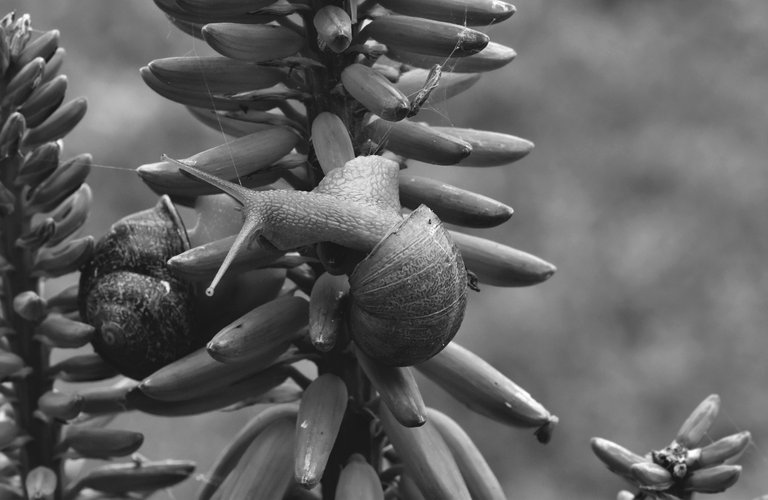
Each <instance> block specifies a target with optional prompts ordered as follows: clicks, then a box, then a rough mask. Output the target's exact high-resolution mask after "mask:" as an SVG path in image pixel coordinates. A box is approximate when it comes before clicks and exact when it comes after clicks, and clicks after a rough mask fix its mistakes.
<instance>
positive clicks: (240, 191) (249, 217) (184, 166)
mask: <svg viewBox="0 0 768 500" xmlns="http://www.w3.org/2000/svg"><path fill="white" fill-rule="evenodd" d="M162 158H163V161H170V162H171V163H174V164H176V165H178V167H179V168H180V169H181V170H182V171H183V172H186V173H188V174H191V175H193V176H195V177H197V178H198V179H201V180H203V181H205V182H208V183H209V184H212V185H214V186H216V187H217V188H219V189H221V190H222V191H224V192H225V193H227V194H228V195H230V196H231V197H233V198H234V199H235V200H237V201H238V202H239V203H241V204H242V205H243V206H244V207H246V210H245V211H244V216H245V220H244V221H243V227H242V229H240V232H239V233H238V234H237V238H235V241H234V243H233V244H232V248H230V249H229V252H227V255H226V257H224V262H223V263H222V264H221V267H219V270H218V271H217V272H216V276H214V278H213V280H212V281H211V284H210V285H209V286H208V288H206V289H205V294H206V295H207V296H208V297H211V296H213V293H214V290H215V288H216V285H218V283H219V281H221V279H222V277H223V276H224V273H225V272H226V271H227V269H229V266H230V265H232V261H233V260H234V259H235V256H236V255H237V252H239V251H240V249H241V248H244V247H245V246H246V245H247V243H248V242H249V241H250V240H251V239H252V238H253V236H254V235H256V234H257V233H258V232H259V231H260V230H261V228H262V221H261V218H260V216H259V212H258V211H257V210H251V209H249V207H248V197H247V195H246V193H245V192H247V191H249V190H248V188H244V187H242V186H239V185H237V184H235V183H232V182H227V181H224V180H222V179H219V178H218V177H216V176H213V175H210V174H209V173H207V172H204V171H202V170H200V169H197V168H194V167H193V166H192V165H190V164H188V163H185V162H183V161H180V160H175V159H173V158H171V157H170V156H168V155H163V157H162Z"/></svg>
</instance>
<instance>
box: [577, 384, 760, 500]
mask: <svg viewBox="0 0 768 500" xmlns="http://www.w3.org/2000/svg"><path fill="white" fill-rule="evenodd" d="M719 409H720V397H719V396H718V395H717V394H712V395H710V396H709V397H707V398H706V399H704V401H702V402H701V404H699V406H697V407H696V409H695V410H693V412H692V413H691V414H690V416H689V417H688V418H687V419H686V420H685V422H683V425H682V426H681V427H680V430H679V431H678V432H677V435H676V436H675V439H673V440H672V442H671V443H670V444H669V445H667V446H666V447H665V448H662V449H660V450H655V451H652V452H650V453H648V454H646V455H645V456H640V455H637V454H635V453H633V452H632V451H629V450H627V449H626V448H624V447H622V446H620V445H618V444H616V443H614V442H611V441H608V440H607V439H602V438H597V437H596V438H593V439H592V450H593V451H594V453H595V455H597V457H598V458H599V459H600V460H601V461H602V462H603V463H604V464H605V465H606V466H607V467H608V469H610V470H611V471H612V472H613V473H615V474H618V475H619V476H621V477H622V478H624V479H626V480H628V481H629V482H630V483H632V484H633V485H635V486H636V487H637V488H638V493H631V492H629V491H622V492H620V493H619V496H618V498H619V500H631V499H636V500H643V499H648V500H651V499H659V500H674V499H688V498H691V496H692V494H693V493H696V492H699V493H718V492H721V491H725V490H726V489H728V488H730V487H731V486H733V485H734V484H735V483H736V481H737V480H738V479H739V476H740V475H741V466H740V465H733V464H732V462H733V460H735V459H737V458H738V457H739V456H740V455H741V454H742V452H744V450H745V449H746V448H747V446H749V444H750V442H751V436H750V433H749V431H744V432H739V433H736V434H732V435H730V436H726V437H724V438H721V439H718V440H717V441H714V442H711V443H709V444H706V445H703V446H702V444H701V442H702V441H703V440H704V437H705V436H706V435H707V431H708V430H709V428H710V426H711V425H712V423H713V422H714V420H715V417H717V413H718V411H719Z"/></svg>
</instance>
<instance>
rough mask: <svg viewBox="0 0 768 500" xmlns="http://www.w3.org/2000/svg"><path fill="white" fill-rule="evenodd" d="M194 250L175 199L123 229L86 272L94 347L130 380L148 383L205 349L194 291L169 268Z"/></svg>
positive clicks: (100, 246)
mask: <svg viewBox="0 0 768 500" xmlns="http://www.w3.org/2000/svg"><path fill="white" fill-rule="evenodd" d="M187 249H189V241H188V240H187V235H186V231H185V230H184V225H183V223H182V222H181V219H180V218H179V216H178V213H177V212H176V209H175V208H174V206H173V204H172V203H171V202H170V199H169V198H168V197H167V196H164V197H162V198H161V199H160V201H159V202H158V203H157V205H156V206H155V207H154V208H152V209H149V210H144V211H142V212H138V213H135V214H132V215H130V216H128V217H125V218H123V219H121V220H119V221H118V222H116V223H115V224H114V225H113V226H112V228H111V230H110V232H109V233H108V234H107V235H105V236H104V237H103V238H102V239H101V240H99V242H98V243H97V244H96V247H95V250H94V257H93V258H92V259H91V260H90V261H89V262H87V263H86V264H85V265H84V266H83V268H81V270H80V287H79V289H80V294H79V297H78V305H79V309H80V315H81V317H82V318H83V320H84V321H85V322H87V323H89V324H91V325H93V326H94V327H95V328H96V338H95V340H94V341H93V347H94V349H95V350H96V352H97V353H99V354H100V355H101V356H102V357H103V358H104V359H105V360H106V361H107V362H108V363H110V364H111V365H112V366H114V367H115V368H116V369H117V370H119V371H120V372H121V373H123V374H124V375H126V376H128V377H131V378H134V379H142V378H144V377H146V376H147V375H149V374H151V373H152V372H154V371H155V370H157V369H159V368H161V367H162V366H164V365H166V364H168V363H170V362H171V361H174V360H176V359H178V358H180V357H181V356H184V355H185V354H187V353H189V352H191V351H192V350H194V349H195V348H197V347H200V346H201V345H202V344H203V343H204V341H205V339H200V338H197V336H196V335H195V333H194V328H193V326H194V325H195V319H194V318H195V315H194V308H193V294H192V290H191V288H190V286H189V285H188V284H186V283H184V282H182V281H180V280H179V279H178V278H175V277H174V276H173V275H172V274H171V273H170V271H169V270H168V268H167V266H166V261H167V260H168V259H169V258H171V257H172V256H174V255H177V254H179V253H181V252H183V251H185V250H187Z"/></svg>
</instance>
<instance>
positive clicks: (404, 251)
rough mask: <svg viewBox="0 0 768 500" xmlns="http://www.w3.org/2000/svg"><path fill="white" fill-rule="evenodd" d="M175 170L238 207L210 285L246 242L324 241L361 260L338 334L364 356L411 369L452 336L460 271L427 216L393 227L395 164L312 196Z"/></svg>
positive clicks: (383, 163) (354, 165)
mask: <svg viewBox="0 0 768 500" xmlns="http://www.w3.org/2000/svg"><path fill="white" fill-rule="evenodd" d="M178 165H179V168H181V169H182V170H183V171H185V172H187V173H189V174H191V175H194V176H195V177H198V178H200V179H201V180H204V181H206V182H208V183H210V184H212V185H214V186H217V187H219V188H220V189H221V190H223V191H224V192H226V193H228V194H230V195H231V196H233V197H234V198H235V199H236V200H238V201H239V202H240V203H242V204H243V207H244V210H243V213H244V218H245V222H244V225H243V229H242V230H241V232H240V235H239V236H238V240H239V241H236V243H235V245H234V246H233V248H232V250H230V254H229V255H228V256H227V259H225V262H224V264H223V265H222V269H221V270H220V271H219V275H217V278H216V279H218V278H219V277H220V276H221V274H222V272H223V269H225V268H226V266H227V265H228V262H229V260H230V259H231V258H232V256H233V255H234V254H235V253H236V252H237V251H238V248H239V247H240V245H243V244H245V243H246V242H247V241H249V240H250V239H251V238H252V237H253V236H254V235H255V234H260V235H261V236H262V237H263V238H265V239H266V240H268V241H269V242H270V243H272V244H273V245H274V246H276V247H277V248H279V249H281V250H289V249H293V248H297V247H300V246H304V245H308V244H312V243H318V242H326V241H330V242H332V243H336V244H338V245H341V246H344V247H348V248H352V249H356V250H363V251H365V252H367V253H368V254H367V256H366V257H365V259H363V260H362V261H361V262H360V263H359V264H358V265H357V266H356V267H355V269H354V270H353V271H352V274H351V275H350V297H351V300H350V301H349V302H350V304H351V305H350V307H349V311H348V314H347V315H346V325H347V327H348V329H349V332H350V335H351V336H352V338H353V339H354V340H355V342H356V343H357V344H358V345H359V346H360V348H361V349H362V350H363V352H365V353H366V354H367V355H368V356H369V357H371V358H373V359H375V360H377V361H379V362H381V363H383V364H387V365H397V366H406V365H413V364H416V363H419V362H421V361H425V360H426V359H429V358H430V357H432V356H433V355H435V354H437V353H438V352H439V351H440V350H441V349H442V348H443V347H445V345H447V344H448V342H450V340H451V339H452V338H453V337H454V335H455V334H456V332H457V331H458V329H459V326H460V325H461V321H462V319H463V317H464V310H465V309H466V303H467V299H466V293H467V292H466V289H467V272H466V269H465V267H464V262H463V260H462V258H461V255H460V253H459V251H458V249H457V248H456V246H455V245H454V244H453V242H452V240H451V238H450V235H449V234H448V232H447V230H446V229H445V228H444V227H443V225H442V223H441V222H440V220H439V219H438V217H437V216H436V215H435V214H434V213H433V212H432V211H431V210H430V209H429V208H427V207H425V206H421V207H419V208H418V209H417V210H415V211H414V212H413V213H412V214H410V215H409V216H408V217H406V218H405V219H403V218H402V216H401V215H400V202H399V195H398V172H399V165H398V164H397V163H395V162H393V161H390V160H387V159H385V158H382V157H379V156H368V157H358V158H355V159H354V160H351V161H349V162H347V163H346V164H345V165H344V167H342V168H337V169H334V170H331V171H330V172H328V174H327V175H326V177H325V178H323V180H322V181H321V182H320V184H319V185H318V186H317V187H316V188H315V189H314V190H313V191H311V192H297V191H252V190H249V189H247V188H244V187H242V186H239V185H237V184H233V183H231V182H227V181H224V180H222V179H219V178H217V177H214V176H212V175H210V174H207V173H206V172H204V171H201V170H199V169H197V168H194V167H192V166H191V165H188V164H184V163H181V162H179V163H178ZM216 279H214V285H215V282H216ZM212 288H213V286H212V287H211V289H209V290H211V291H212Z"/></svg>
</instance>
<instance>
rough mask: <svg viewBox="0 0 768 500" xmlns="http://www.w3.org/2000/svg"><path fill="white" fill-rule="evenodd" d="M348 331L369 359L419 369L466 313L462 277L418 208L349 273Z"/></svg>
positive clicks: (432, 221)
mask: <svg viewBox="0 0 768 500" xmlns="http://www.w3.org/2000/svg"><path fill="white" fill-rule="evenodd" d="M349 283H350V292H349V293H350V297H351V300H350V306H349V307H350V309H349V315H348V327H349V329H350V334H351V336H352V338H353V339H354V341H355V343H356V344H357V345H358V346H359V347H360V349H362V350H363V352H365V353H366V354H367V355H368V356H369V357H371V358H373V359H375V360H377V361H379V362H381V363H384V364H387V365H394V366H407V365H413V364H416V363H419V362H421V361H425V360H427V359H429V358H431V357H432V356H434V355H435V354H437V353H438V352H440V351H441V350H442V349H443V348H444V347H445V346H446V345H447V344H448V342H450V341H451V339H453V337H454V336H455V335H456V332H457V331H458V329H459V326H460V325H461V322H462V319H463V317H464V310H465V309H466V305H467V271H466V269H465V267H464V261H463V260H462V258H461V254H460V253H459V251H458V249H457V248H456V245H454V244H453V242H452V241H451V238H450V235H449V234H448V231H447V230H446V229H445V227H444V226H443V224H442V222H441V221H440V219H438V218H437V216H436V215H435V214H434V213H433V212H432V211H431V210H430V209H429V208H427V207H426V206H424V205H421V206H420V207H419V208H417V209H416V210H414V211H413V212H411V213H410V214H409V215H408V216H407V217H406V218H405V219H404V220H403V221H402V222H401V223H399V224H398V225H397V226H395V227H394V228H393V229H392V230H391V231H390V232H389V234H387V235H386V236H385V237H384V238H383V239H382V240H381V241H380V242H379V243H378V245H376V246H375V247H374V248H373V250H372V251H371V252H370V253H369V254H368V255H367V256H366V257H365V259H363V260H362V261H361V262H360V264H358V266H357V267H356V268H355V270H354V271H353V272H352V274H351V276H350V278H349Z"/></svg>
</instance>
